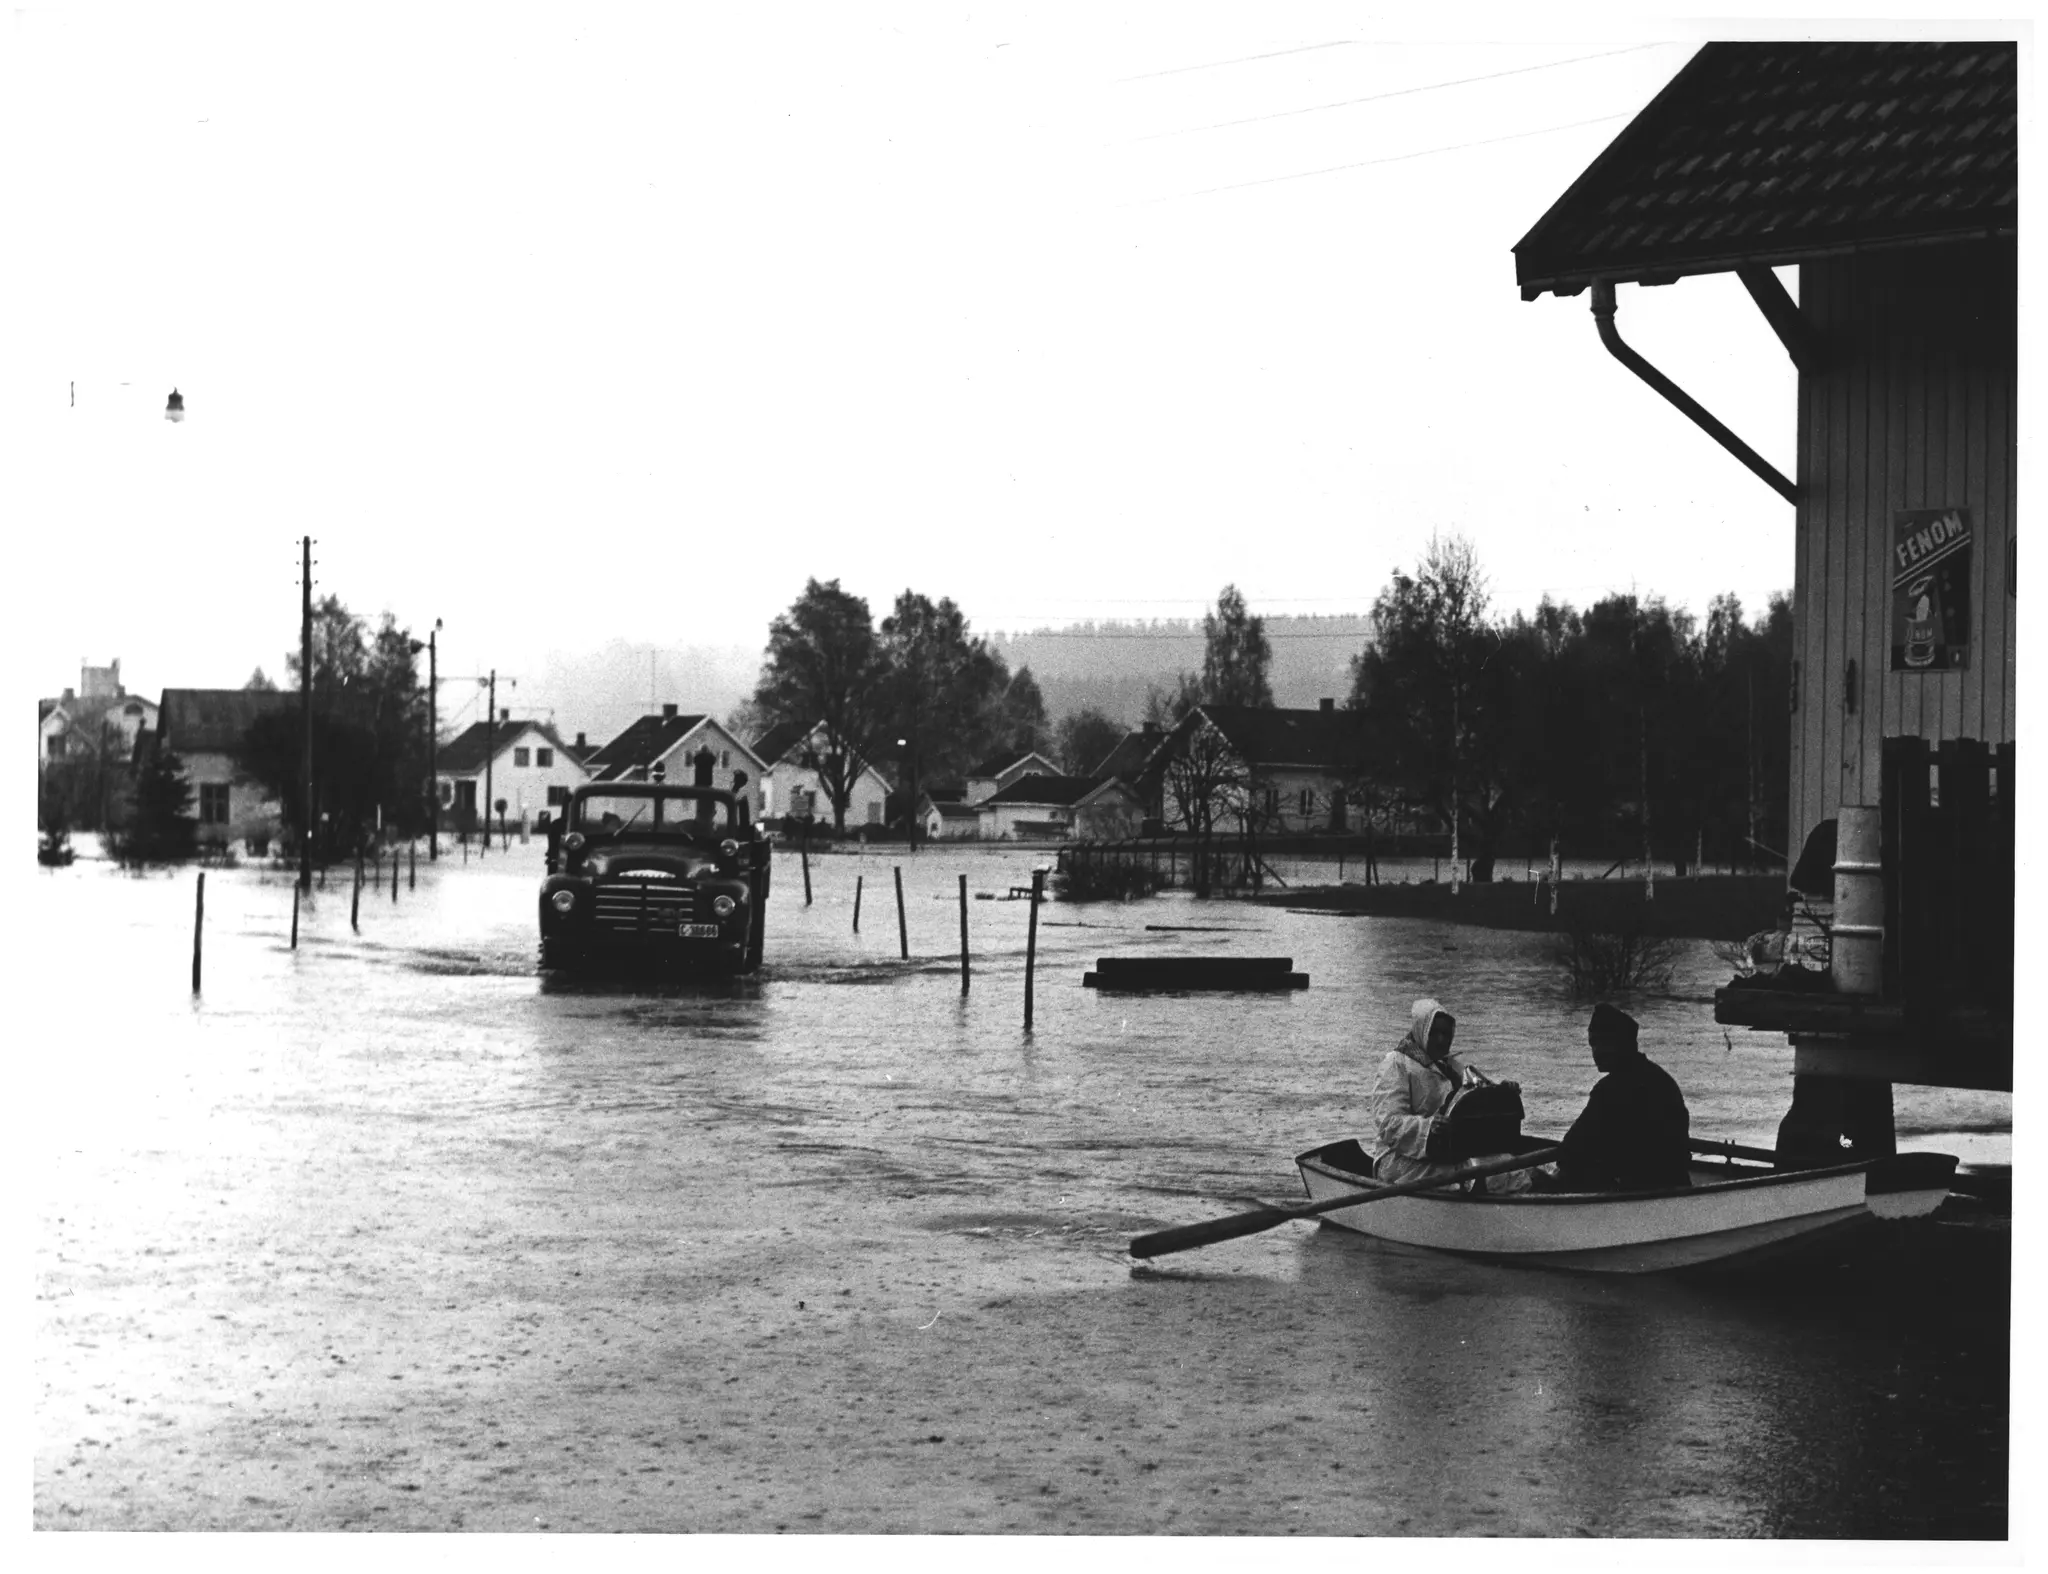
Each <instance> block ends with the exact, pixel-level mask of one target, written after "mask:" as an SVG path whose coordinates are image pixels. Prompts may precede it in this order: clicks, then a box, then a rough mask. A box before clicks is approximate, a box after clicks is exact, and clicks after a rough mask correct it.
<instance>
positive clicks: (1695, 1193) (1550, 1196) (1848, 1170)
mask: <svg viewBox="0 0 2048 1574" xmlns="http://www.w3.org/2000/svg"><path fill="white" fill-rule="evenodd" d="M1338 1140H1339V1141H1342V1140H1344V1139H1342V1138H1339V1139H1338ZM1333 1146H1335V1144H1334V1143H1325V1144H1323V1146H1322V1147H1316V1148H1311V1149H1309V1150H1308V1152H1306V1153H1302V1154H1297V1155H1296V1156H1295V1160H1294V1162H1295V1164H1296V1166H1297V1167H1298V1168H1300V1169H1310V1168H1313V1169H1315V1170H1316V1171H1317V1172H1318V1173H1319V1174H1322V1175H1326V1176H1328V1177H1329V1178H1330V1179H1332V1180H1342V1181H1351V1182H1355V1183H1357V1185H1356V1189H1357V1190H1358V1191H1360V1192H1362V1193H1370V1192H1374V1191H1379V1190H1383V1189H1384V1188H1386V1187H1387V1186H1389V1185H1391V1184H1393V1183H1392V1182H1387V1181H1377V1180H1370V1179H1367V1178H1366V1177H1365V1176H1362V1175H1359V1174H1357V1173H1356V1172H1355V1171H1352V1170H1340V1169H1338V1168H1337V1167H1336V1166H1335V1165H1334V1164H1330V1163H1327V1162H1325V1161H1324V1160H1322V1159H1321V1158H1319V1157H1317V1155H1318V1154H1320V1153H1322V1152H1323V1151H1324V1149H1325V1148H1328V1147H1333ZM1545 1146H1547V1144H1545ZM1899 1156H1900V1157H1904V1155H1899ZM1886 1157H1889V1155H1887V1156H1881V1157H1878V1158H1871V1159H1858V1160H1856V1161H1854V1162H1852V1163H1848V1164H1828V1165H1823V1166H1821V1167H1819V1168H1815V1169H1801V1170H1761V1169H1760V1170H1758V1171H1757V1172H1755V1173H1753V1174H1747V1175H1738V1176H1737V1177H1735V1178H1734V1179H1732V1180H1724V1181H1702V1182H1700V1183H1699V1184H1698V1185H1693V1186H1664V1187H1659V1188H1657V1189H1655V1190H1650V1191H1551V1192H1510V1193H1508V1194H1506V1195H1504V1196H1502V1195H1495V1194H1492V1193H1487V1192H1481V1193H1478V1194H1476V1195H1475V1194H1474V1193H1471V1192H1463V1191H1418V1192H1409V1193H1405V1194H1404V1195H1406V1196H1409V1197H1412V1198H1413V1199H1414V1200H1416V1201H1418V1202H1462V1203H1488V1204H1500V1203H1519V1204H1522V1205H1524V1206H1531V1207H1546V1208H1547V1207H1556V1206H1559V1205H1560V1204H1574V1203H1613V1202H1648V1201H1652V1200H1657V1199H1662V1198H1666V1197H1676V1198H1683V1197H1713V1196H1718V1195H1721V1194H1722V1193H1725V1192H1731V1191H1741V1190H1745V1189H1747V1190H1761V1189H1763V1188H1765V1187H1768V1186H1783V1185H1792V1184H1796V1183H1798V1182H1801V1181H1812V1180H1823V1179H1834V1178H1836V1177H1839V1176H1845V1175H1853V1174H1857V1173H1864V1174H1867V1173H1868V1172H1869V1171H1870V1170H1872V1169H1873V1168H1875V1167H1876V1166H1877V1165H1880V1164H1882V1163H1884V1162H1885V1158H1886ZM1445 1184H1446V1185H1451V1184H1455V1181H1454V1180H1452V1179H1447V1180H1446V1182H1445ZM1303 1186H1304V1189H1305V1188H1306V1186H1307V1181H1306V1178H1304V1180H1303ZM1371 1200H1372V1199H1371V1197H1370V1196H1369V1195H1368V1196H1361V1197H1360V1198H1359V1201H1360V1202H1361V1203H1365V1202H1370V1201H1371Z"/></svg>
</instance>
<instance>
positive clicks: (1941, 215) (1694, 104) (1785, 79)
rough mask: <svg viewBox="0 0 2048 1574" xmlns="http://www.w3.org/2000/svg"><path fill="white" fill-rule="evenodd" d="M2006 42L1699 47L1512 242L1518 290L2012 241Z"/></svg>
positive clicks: (2012, 104)
mask: <svg viewBox="0 0 2048 1574" xmlns="http://www.w3.org/2000/svg"><path fill="white" fill-rule="evenodd" d="M2018 106H2019V71H2018V46H2017V45H2015V44H2012V43H2009V42H2008V43H1962V44H1949V43H1730V44H1708V45H1706V46H1705V47H1704V48H1703V49H1701V50H1700V52H1699V53H1698V54H1696V55H1694V56H1693V58H1692V59H1691V60H1690V61H1688V62H1687V63H1686V65H1685V67H1684V68H1683V69H1682V70H1681V71H1680V72H1679V73H1678V75H1677V76H1676V77H1674V78H1672V80H1671V82H1670V84H1669V85H1668V86H1667V87H1666V88H1665V89H1664V91H1663V92H1662V93H1660V94H1658V95H1657V97H1656V98H1655V99H1654V100H1652V101H1651V103H1650V105H1649V107H1648V108H1646V109H1644V110H1643V112H1642V113H1641V114H1639V115H1638V116H1636V118H1635V119H1634V120H1633V121H1631V122H1630V123H1629V125H1628V127H1627V129H1625V130H1624V131H1623V132H1622V133H1621V135H1620V136H1618V137H1616V138H1615V139H1614V141H1613V142H1612V143H1611V144H1609V146H1608V148H1607V151H1606V152H1604V153H1602V154H1601V155H1600V157H1599V158H1597V159H1595V160H1594V161H1593V163H1592V164H1591V165H1590V166H1588V168H1587V170H1586V172H1585V173H1584V174H1583V175H1581V176H1580V177H1579V178H1578V180H1577V181H1575V182H1574V183H1573V184H1572V186H1571V188H1570V189H1569V190H1568V191H1566V192H1565V194H1564V195H1563V196H1562V197H1560V198H1558V200H1557V201H1556V203H1554V204H1553V205H1552V207H1551V209H1550V211H1549V212H1548V213H1546V214H1544V215H1543V217H1542V218H1541V219H1539V220H1538V221H1537V223H1536V226H1535V228H1533V229H1531V230H1530V231H1529V233H1528V234H1527V235H1525V236H1523V237H1522V240H1521V242H1520V243H1519V244H1518V245H1517V246H1516V247H1515V277H1516V281H1517V282H1518V283H1519V284H1520V285H1521V288H1522V296H1523V298H1524V299H1525V300H1533V299H1534V298H1535V297H1537V296H1538V295H1541V294H1542V293H1543V292H1544V291H1546V290H1554V291H1556V292H1557V293H1559V294H1561V295H1571V294H1576V293H1578V292H1579V291H1580V290H1582V289H1584V288H1585V287H1586V286H1587V285H1588V284H1590V283H1591V282H1592V281H1593V280H1595V279H1601V278H1604V279H1611V280H1614V281H1616V282H1630V281H1633V282H1638V283H1651V284H1657V283H1668V282H1670V281H1671V280H1673V279H1676V278H1679V277H1681V276H1683V275H1685V274H1692V273H1714V272H1725V271H1727V270H1729V269H1732V268H1737V267H1744V266H1752V265H1754V266H1779V265H1783V264H1786V263H1793V262H1802V261H1806V260H1808V259H1811V258H1815V257H1822V256H1827V255H1830V254H1833V253H1838V252H1845V251H1850V250H1866V249H1873V248H1879V247H1891V246H1907V245H1917V244H1922V243H1925V242H1929V241H1949V240H1967V239H1977V238H1981V237H1985V236H1991V235H2014V234H2017V233H2018V225H2019V189H2018V187H2019V180H2018V167H2019V166H2018V129H2017V127H2018Z"/></svg>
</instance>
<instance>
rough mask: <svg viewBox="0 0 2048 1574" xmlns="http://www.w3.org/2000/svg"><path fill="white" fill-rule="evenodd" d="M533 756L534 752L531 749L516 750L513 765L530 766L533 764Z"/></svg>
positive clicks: (513, 753) (513, 755)
mask: <svg viewBox="0 0 2048 1574" xmlns="http://www.w3.org/2000/svg"><path fill="white" fill-rule="evenodd" d="M532 756H533V750H531V749H514V750H513V751H512V763H513V764H514V765H526V764H529V763H530V762H531V759H532Z"/></svg>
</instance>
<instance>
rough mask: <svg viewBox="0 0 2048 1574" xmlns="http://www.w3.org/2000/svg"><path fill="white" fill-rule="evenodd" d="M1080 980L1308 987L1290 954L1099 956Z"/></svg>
mask: <svg viewBox="0 0 2048 1574" xmlns="http://www.w3.org/2000/svg"><path fill="white" fill-rule="evenodd" d="M1081 983H1082V985H1083V987H1085V988H1088V989H1117V990H1127V991H1133V992H1135V991H1144V990H1152V991H1169V990H1172V991H1178V990H1227V991H1233V992H1240V993H1265V992H1278V991H1280V990H1285V989H1306V988H1308V974H1306V973H1297V972H1295V971H1294V958H1293V957H1291V956H1102V957H1097V958H1096V959H1095V970H1094V971H1093V972H1091V973H1088V974H1087V975H1085V976H1084V977H1083V978H1082V980H1081Z"/></svg>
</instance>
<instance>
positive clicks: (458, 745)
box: [434, 720, 588, 776]
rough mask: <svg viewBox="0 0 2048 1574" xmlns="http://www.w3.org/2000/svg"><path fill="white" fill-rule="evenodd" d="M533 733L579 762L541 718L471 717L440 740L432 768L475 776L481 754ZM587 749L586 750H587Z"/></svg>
mask: <svg viewBox="0 0 2048 1574" xmlns="http://www.w3.org/2000/svg"><path fill="white" fill-rule="evenodd" d="M529 734H534V735H537V736H539V737H540V738H542V739H544V740H545V741H546V742H547V743H549V744H550V745H552V746H553V747H554V749H555V750H556V752H558V753H561V754H566V755H567V756H568V757H569V758H570V759H571V760H575V761H576V762H577V763H579V764H581V763H582V756H581V755H578V754H577V752H576V751H575V750H574V749H573V748H571V747H570V746H569V745H568V744H566V743H564V742H562V738H561V734H559V733H557V732H556V731H555V729H554V727H553V726H552V725H550V724H549V723H547V722H544V721H535V720H526V721H501V722H498V723H496V724H495V725H493V724H492V723H490V722H482V721H473V722H471V723H470V724H469V725H468V726H467V727H465V728H463V729H462V731H460V732H458V733H457V734H456V735H455V736H454V737H453V738H450V739H449V740H448V741H447V742H446V743H444V744H442V745H441V747H440V749H439V750H438V751H437V752H436V754H435V756H434V769H435V770H436V771H437V772H440V773H442V774H445V775H448V776H478V775H481V774H482V773H483V768H484V756H485V754H486V753H487V752H488V753H489V754H490V755H491V756H492V758H496V757H497V756H498V755H500V754H503V753H504V752H505V751H506V750H507V749H509V748H511V747H512V746H513V745H514V744H516V743H519V742H521V741H522V740H523V739H525V738H526V737H527V736H528V735H529ZM586 752H588V751H586Z"/></svg>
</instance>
